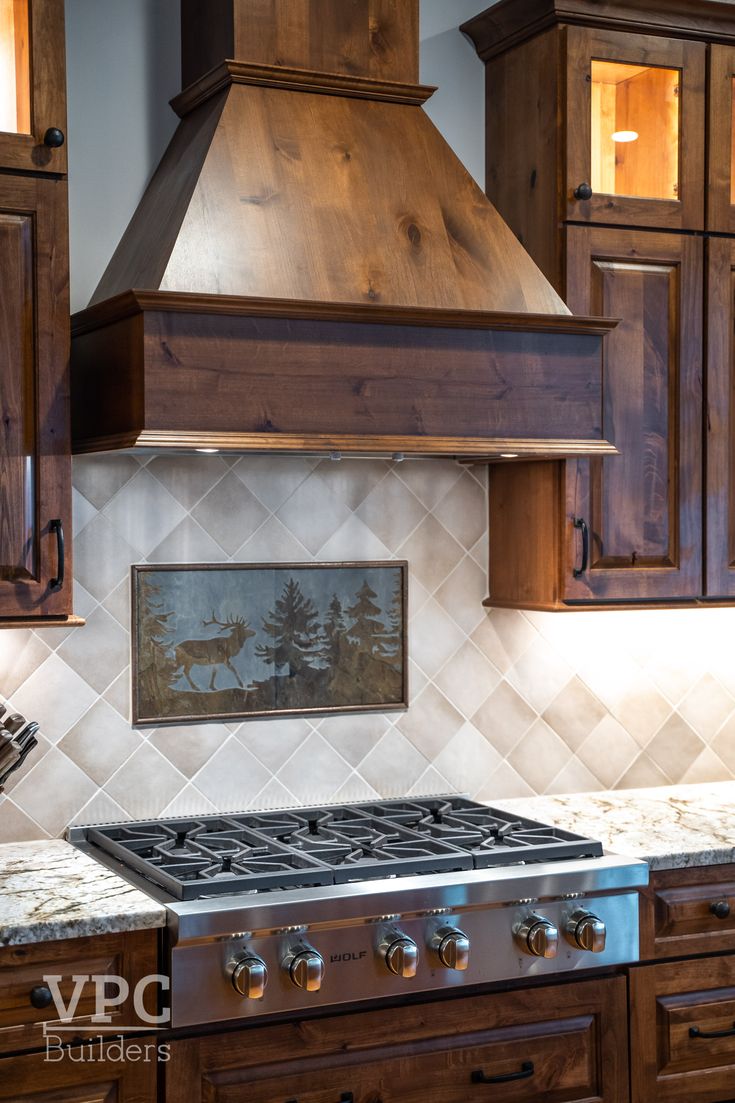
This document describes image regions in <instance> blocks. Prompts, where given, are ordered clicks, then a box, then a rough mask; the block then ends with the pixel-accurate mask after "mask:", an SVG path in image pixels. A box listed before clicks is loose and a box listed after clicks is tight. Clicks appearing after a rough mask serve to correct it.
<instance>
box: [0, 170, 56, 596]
mask: <svg viewBox="0 0 735 1103" xmlns="http://www.w3.org/2000/svg"><path fill="white" fill-rule="evenodd" d="M66 234H67V230H66V184H65V182H64V181H63V180H43V179H41V178H38V177H31V178H23V177H20V176H5V177H2V178H0V358H1V362H2V380H1V382H0V420H2V434H0V615H1V616H7V617H12V616H35V615H47V616H56V615H63V614H67V613H70V612H71V584H70V578H71V575H70V569H69V566H70V565H69V562H67V572H66V581H65V584H64V586H63V587H62V588H61V589H57V590H53V589H51V587H50V581H51V580H52V579H54V578H56V577H57V575H58V571H59V562H58V541H57V536H56V533H55V531H53V528H52V526H51V522H52V521H54V520H60V521H61V522H62V524H63V526H64V528H65V530H66V532H67V534H70V531H71V524H70V520H71V508H70V494H71V490H70V481H71V471H70V459H69V450H70V444H69V424H68V360H69V347H68V343H69V336H68V333H69V330H68V290H67V271H68V269H67V262H66V247H65V242H66ZM67 559H68V551H67Z"/></svg>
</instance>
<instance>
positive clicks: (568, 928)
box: [564, 909, 607, 954]
mask: <svg viewBox="0 0 735 1103" xmlns="http://www.w3.org/2000/svg"><path fill="white" fill-rule="evenodd" d="M564 933H565V935H566V936H567V939H568V941H569V942H571V944H572V946H576V947H578V949H580V950H589V952H590V953H591V954H601V953H602V951H603V950H604V949H605V939H606V936H607V930H606V928H605V924H604V923H603V922H602V920H601V919H598V917H597V916H596V915H593V914H592V912H587V911H584V910H583V909H580V910H579V911H576V912H573V913H572V915H570V916H569V919H568V920H567V922H566V925H565V928H564Z"/></svg>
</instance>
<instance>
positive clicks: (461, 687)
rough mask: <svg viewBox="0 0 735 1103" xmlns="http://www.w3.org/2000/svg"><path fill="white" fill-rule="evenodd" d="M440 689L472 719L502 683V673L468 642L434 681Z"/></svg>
mask: <svg viewBox="0 0 735 1103" xmlns="http://www.w3.org/2000/svg"><path fill="white" fill-rule="evenodd" d="M434 681H435V682H436V684H437V686H438V687H439V689H440V690H441V691H442V693H444V694H445V696H446V697H447V698H448V699H449V700H450V701H451V703H452V704H453V705H454V706H455V707H456V708H458V709H459V711H460V712H461V713H463V714H464V715H465V716H472V714H473V713H475V712H477V710H478V709H479V707H480V705H481V704H482V703H483V701H485V700H486V699H487V698H488V697H489V696H490V694H491V693H492V691H493V690H494V689H495V688H496V686H497V685H498V682H499V681H500V674H499V673H498V671H497V670H496V669H495V667H494V666H493V665H492V663H491V662H490V661H489V659H486V658H485V656H484V655H483V654H482V652H481V651H480V650H479V649H478V648H477V647H475V645H474V643H472V641H471V640H467V641H466V642H465V643H464V644H462V646H461V647H460V649H459V651H457V652H455V654H454V655H453V656H452V658H451V659H450V660H449V662H447V663H446V664H445V665H444V666H443V667H442V669H441V670H440V671H439V673H438V674H437V675H436V677H435V678H434Z"/></svg>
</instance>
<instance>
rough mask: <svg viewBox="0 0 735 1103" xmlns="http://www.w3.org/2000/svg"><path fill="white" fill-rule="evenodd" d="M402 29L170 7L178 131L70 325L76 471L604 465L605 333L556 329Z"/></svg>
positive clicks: (558, 306) (368, 22) (331, 2)
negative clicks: (445, 124)
mask: <svg viewBox="0 0 735 1103" xmlns="http://www.w3.org/2000/svg"><path fill="white" fill-rule="evenodd" d="M223 11H224V13H225V14H224V15H222V12H223ZM284 13H285V14H284ZM207 14H209V16H210V18H209V20H208V21H207V18H206V17H207ZM417 15H418V12H417V3H416V0H354V2H352V3H350V4H349V5H345V4H344V3H343V0H288V2H287V3H286V4H285V5H284V3H283V0H221V3H220V5H219V6H218V17H217V19H216V20H212V19H211V4H206V3H205V2H204V0H183V3H182V27H183V36H182V70H183V72H184V73H186V74H188V76H189V78H190V83H189V87H188V88H186V89H185V90H184V92H182V93H181V95H180V96H178V97H177V98H176V100H175V101H174V104H175V106H176V109H177V110H179V111H180V112H181V114H182V116H183V117H182V121H181V123H180V124H179V128H178V130H177V132H176V134H175V135H174V138H173V139H172V142H171V144H170V146H169V148H168V150H167V151H166V153H165V155H164V157H163V160H162V161H161V164H160V165H159V167H158V169H157V171H156V173H155V174H154V176H153V178H152V180H151V182H150V184H149V186H148V189H147V190H146V193H145V195H144V196H143V199H142V200H141V203H140V205H139V207H138V209H137V211H136V212H135V214H134V216H133V219H132V221H131V223H130V226H129V227H128V229H127V231H126V232H125V234H124V236H123V238H122V240H121V242H120V245H119V246H118V249H117V250H116V252H115V255H114V256H113V258H112V260H111V262H110V265H109V266H108V269H107V271H106V272H105V274H104V276H103V278H102V280H101V281H100V285H99V287H98V289H97V291H96V292H95V295H94V297H93V300H92V303H91V305H90V307H88V308H87V310H85V311H82V312H80V313H79V314H77V315H76V316H75V318H74V319H73V348H72V373H73V434H74V441H75V445H74V447H75V450H76V451H91V450H98V449H106V448H121V447H125V448H128V447H151V446H155V447H161V448H165V447H220V448H231V449H234V450H245V451H247V450H263V449H266V450H278V451H314V450H316V451H320V450H322V449H324V448H326V447H327V445H326V444H325V442H329V444H328V448H329V450H334V449H338V450H344V451H350V452H357V451H360V452H379V453H381V454H382V453H391V452H396V451H399V452H406V453H415V454H421V455H426V454H441V455H446V454H456V455H473V456H495V455H497V454H498V453H499V452H501V451H509V450H512V451H513V452H515V453H516V454H518V455H528V456H539V455H553V456H558V455H565V454H568V455H579V454H602V453H605V452H611V451H614V448H613V447H612V446H611V445H609V444H608V443H607V442H606V440H605V438H604V434H603V428H602V417H601V414H602V388H601V377H602V350H603V341H604V338H605V335H606V334H607V333H608V332H609V330H610V329H611V328H612V327H613V326H614V325H615V323H614V322H611V321H606V320H604V319H583V318H576V317H574V316H572V315H571V313H570V312H569V310H568V308H567V307H566V306H565V305H564V303H563V302H562V300H561V299H560V298H559V296H558V295H557V293H556V292H555V291H554V289H553V288H552V287H551V285H550V284H549V283H548V282H547V281H546V279H545V278H544V277H543V275H542V274H541V272H540V271H539V270H538V268H537V267H536V265H535V264H534V263H533V262H532V261H531V259H530V257H529V256H528V255H527V254H526V253H525V251H524V250H523V248H522V246H521V245H520V243H519V242H518V241H517V240H516V238H515V237H514V236H513V234H512V233H511V231H510V230H509V229H508V227H507V226H506V225H505V223H504V222H503V221H502V219H501V218H500V216H499V215H498V213H497V211H495V209H494V208H493V207H492V205H491V204H490V203H489V201H488V200H487V199H486V198H485V196H484V195H483V194H482V192H481V191H480V189H479V188H478V187H477V185H476V184H475V183H474V181H473V180H472V179H471V177H470V176H469V174H468V173H467V171H466V170H465V169H464V167H463V166H462V165H461V163H460V162H459V161H458V159H457V158H456V156H455V155H454V154H453V152H452V151H451V150H450V148H449V146H448V145H447V144H446V142H445V141H444V140H443V138H441V136H440V135H439V133H438V131H437V130H436V129H435V127H434V126H433V124H432V123H431V122H430V120H429V119H428V117H427V116H426V115H425V113H424V112H423V110H422V108H421V103H423V102H424V100H425V99H426V98H427V96H428V95H429V94H430V92H431V91H432V89H430V88H427V87H425V86H421V85H419V84H417V82H416V77H417V56H418V35H417ZM325 16H331V19H330V18H325ZM230 48H231V49H240V50H247V51H248V52H247V54H246V55H245V56H244V57H242V58H240V59H236V60H232V59H231V58H228V57H225V58H221V59H220V60H216V50H218V49H219V50H222V49H230ZM213 61H214V64H213V63H212V62H213ZM325 62H326V63H327V66H325ZM401 77H405V79H399V78H401ZM194 441H196V442H197V443H188V444H187V443H186V442H194ZM215 441H218V442H219V443H218V444H215V443H214V442H215ZM148 442H155V444H154V445H151V444H150V443H148ZM340 442H341V443H340Z"/></svg>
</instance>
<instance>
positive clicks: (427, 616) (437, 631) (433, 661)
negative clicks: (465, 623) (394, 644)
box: [408, 598, 465, 678]
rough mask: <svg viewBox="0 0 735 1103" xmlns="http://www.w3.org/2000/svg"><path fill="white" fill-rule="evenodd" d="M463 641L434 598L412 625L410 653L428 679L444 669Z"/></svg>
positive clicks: (460, 631)
mask: <svg viewBox="0 0 735 1103" xmlns="http://www.w3.org/2000/svg"><path fill="white" fill-rule="evenodd" d="M464 640H465V635H464V632H463V631H462V630H461V628H458V627H457V625H456V624H455V622H454V621H453V620H452V618H451V617H450V616H449V614H448V613H445V612H444V610H443V609H442V607H441V605H439V603H438V602H436V601H435V600H434V598H430V599H429V601H427V602H426V604H425V605H424V606H423V608H422V609H421V610H420V611H419V612H418V613H417V614H416V616H415V617H414V619H413V620H412V621H409V625H408V653H409V655H410V656H411V657H412V659H413V660H414V662H415V663H417V665H418V666H419V667H420V668H421V670H423V672H424V674H426V675H428V677H429V678H431V677H433V676H434V674H436V672H437V671H438V670H440V669H441V668H442V667H443V666H444V664H445V662H446V661H447V659H449V658H450V657H451V656H452V655H453V654H454V652H455V651H457V650H458V649H459V648H460V647H461V646H462V643H463V642H464Z"/></svg>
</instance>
